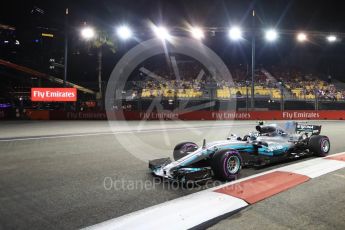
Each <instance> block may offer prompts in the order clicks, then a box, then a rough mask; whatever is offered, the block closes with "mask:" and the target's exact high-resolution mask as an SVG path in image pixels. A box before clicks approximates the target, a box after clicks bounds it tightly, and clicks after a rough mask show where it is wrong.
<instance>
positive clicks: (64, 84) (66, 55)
mask: <svg viewBox="0 0 345 230" xmlns="http://www.w3.org/2000/svg"><path fill="white" fill-rule="evenodd" d="M67 64H68V8H66V10H65V53H64V71H63V87H64V88H66V81H67V67H68V65H67ZM63 108H64V110H66V102H65V103H63Z"/></svg>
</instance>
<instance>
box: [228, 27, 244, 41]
mask: <svg viewBox="0 0 345 230" xmlns="http://www.w3.org/2000/svg"><path fill="white" fill-rule="evenodd" d="M229 37H230V39H231V40H234V41H236V40H239V39H241V38H242V30H241V28H239V27H237V26H235V27H232V28H231V29H230V30H229Z"/></svg>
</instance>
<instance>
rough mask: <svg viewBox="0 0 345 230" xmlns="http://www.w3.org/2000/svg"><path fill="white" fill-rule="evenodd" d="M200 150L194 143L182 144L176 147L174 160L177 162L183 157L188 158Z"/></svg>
mask: <svg viewBox="0 0 345 230" xmlns="http://www.w3.org/2000/svg"><path fill="white" fill-rule="evenodd" d="M197 149H198V145H197V144H195V143H193V142H182V143H180V144H178V145H176V146H175V148H174V152H173V156H174V160H175V161H177V160H179V159H181V158H182V157H185V156H187V155H188V154H189V153H191V152H194V151H195V150H197Z"/></svg>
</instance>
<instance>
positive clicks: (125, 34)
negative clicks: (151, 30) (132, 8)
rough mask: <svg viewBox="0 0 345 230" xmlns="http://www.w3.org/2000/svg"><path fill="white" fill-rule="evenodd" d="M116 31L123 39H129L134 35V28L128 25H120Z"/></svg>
mask: <svg viewBox="0 0 345 230" xmlns="http://www.w3.org/2000/svg"><path fill="white" fill-rule="evenodd" d="M116 33H117V36H119V37H120V38H121V39H122V40H127V39H129V38H130V37H132V35H133V33H132V30H131V29H130V28H129V27H127V26H120V27H119V28H117V30H116Z"/></svg>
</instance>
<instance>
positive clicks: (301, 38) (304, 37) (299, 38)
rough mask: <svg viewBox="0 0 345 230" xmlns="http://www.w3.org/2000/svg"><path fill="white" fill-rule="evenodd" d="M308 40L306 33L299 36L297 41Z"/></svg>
mask: <svg viewBox="0 0 345 230" xmlns="http://www.w3.org/2000/svg"><path fill="white" fill-rule="evenodd" d="M307 39H308V37H307V35H306V34H305V33H299V34H297V41H299V42H305V41H306V40H307Z"/></svg>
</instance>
